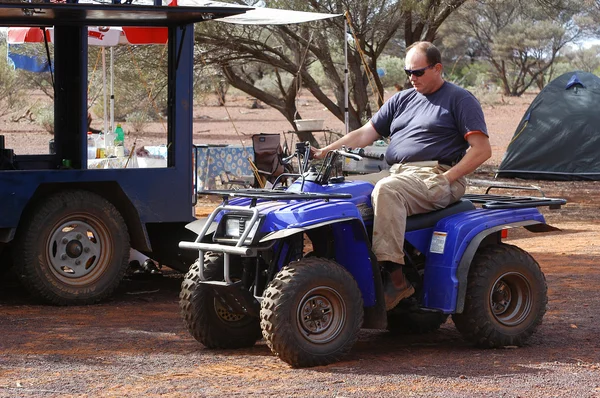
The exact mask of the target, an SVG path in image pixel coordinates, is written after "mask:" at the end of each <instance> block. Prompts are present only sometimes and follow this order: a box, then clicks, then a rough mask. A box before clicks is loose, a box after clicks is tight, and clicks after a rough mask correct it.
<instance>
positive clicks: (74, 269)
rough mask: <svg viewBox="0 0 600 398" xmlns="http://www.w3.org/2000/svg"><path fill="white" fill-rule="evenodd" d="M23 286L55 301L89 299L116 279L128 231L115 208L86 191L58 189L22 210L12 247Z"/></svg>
mask: <svg viewBox="0 0 600 398" xmlns="http://www.w3.org/2000/svg"><path fill="white" fill-rule="evenodd" d="M12 252H13V261H14V264H15V271H16V272H17V275H18V276H19V278H20V279H21V281H22V282H23V284H24V285H25V287H26V288H27V289H28V290H29V291H30V292H31V293H32V294H33V295H34V296H35V297H38V298H40V299H42V300H43V301H45V302H48V303H51V304H56V305H81V304H92V303H95V302H98V301H100V300H102V299H104V298H106V297H108V296H109V295H110V294H112V292H113V291H114V290H115V288H116V287H117V286H118V285H119V283H120V282H121V279H122V278H123V276H124V275H125V271H126V270H127V265H128V259H129V234H128V232H127V226H126V225H125V222H124V221H123V217H121V214H120V213H119V211H118V210H117V209H116V208H115V207H114V206H113V205H112V204H111V203H110V202H108V201H107V200H106V199H104V198H102V197H101V196H99V195H96V194H94V193H91V192H88V191H82V190H73V191H63V192H59V193H56V194H54V195H51V196H49V197H48V198H46V200H44V202H43V203H41V204H38V205H37V206H36V207H34V208H33V209H31V210H29V211H28V215H27V217H26V218H25V219H24V220H23V224H22V225H21V226H20V227H19V230H18V232H17V237H16V239H15V247H13V251H12Z"/></svg>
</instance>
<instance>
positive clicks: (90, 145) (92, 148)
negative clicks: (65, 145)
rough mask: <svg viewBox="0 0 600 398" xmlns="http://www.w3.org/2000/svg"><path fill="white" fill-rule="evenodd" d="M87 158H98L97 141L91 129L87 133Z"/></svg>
mask: <svg viewBox="0 0 600 398" xmlns="http://www.w3.org/2000/svg"><path fill="white" fill-rule="evenodd" d="M87 158H88V160H89V159H96V141H95V140H94V136H93V135H92V132H91V131H88V133H87Z"/></svg>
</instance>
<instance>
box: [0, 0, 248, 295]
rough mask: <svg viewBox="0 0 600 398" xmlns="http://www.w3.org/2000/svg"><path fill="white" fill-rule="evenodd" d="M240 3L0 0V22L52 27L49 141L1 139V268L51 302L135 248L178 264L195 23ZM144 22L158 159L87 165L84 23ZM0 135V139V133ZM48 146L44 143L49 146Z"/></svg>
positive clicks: (188, 199)
mask: <svg viewBox="0 0 600 398" xmlns="http://www.w3.org/2000/svg"><path fill="white" fill-rule="evenodd" d="M248 9H249V8H248V7H241V6H240V7H237V6H228V7H218V6H214V7H213V6H202V7H169V6H161V5H160V4H155V5H131V4H96V3H85V4H78V3H76V2H73V1H67V2H66V3H50V2H44V3H7V4H0V26H4V27H10V26H24V27H39V28H49V27H53V29H54V39H53V41H54V47H53V51H54V57H53V64H54V74H53V81H54V92H55V95H54V151H53V153H48V154H33V155H28V154H19V153H14V150H12V149H11V148H6V147H5V146H4V145H0V147H1V148H0V160H1V162H0V165H1V166H2V167H1V169H0V271H2V270H5V269H7V268H9V267H14V270H15V272H16V274H17V275H18V276H19V279H20V280H21V281H22V282H23V285H24V287H25V288H26V289H27V290H28V291H29V292H31V293H32V294H33V295H34V296H36V297H37V298H39V299H40V300H42V301H44V302H47V303H51V304H55V305H78V304H90V303H95V302H98V301H100V300H102V299H105V298H107V297H108V296H109V295H110V294H111V293H112V292H113V291H114V290H115V288H116V287H117V286H118V284H119V282H120V281H121V279H122V278H123V276H124V274H125V272H126V269H127V266H128V260H129V254H130V248H134V249H136V250H138V251H140V252H142V253H144V254H146V255H148V256H150V257H152V258H153V259H155V260H157V261H159V262H160V263H163V264H168V265H169V266H170V267H173V268H175V269H177V270H180V271H186V270H187V268H188V267H189V265H190V264H191V263H192V262H193V261H194V258H193V256H192V257H191V258H189V257H190V256H188V257H186V256H185V253H181V252H180V251H179V249H178V243H179V242H180V241H182V240H189V239H190V238H189V237H188V235H187V234H190V233H191V232H190V231H188V230H186V229H185V228H184V227H183V226H184V225H185V224H187V223H189V222H190V221H192V220H194V206H195V203H196V197H197V193H196V185H195V184H196V176H195V170H194V165H193V163H194V162H193V152H194V151H193V143H192V103H193V101H192V89H191V88H192V67H193V48H194V23H197V22H203V21H209V20H213V19H217V18H222V17H226V16H231V15H236V14H241V13H244V12H245V11H247V10H248ZM110 26H123V27H129V26H154V27H160V28H163V29H165V30H166V31H167V32H168V44H167V47H168V48H167V55H166V56H167V59H168V61H167V63H168V106H167V112H166V113H167V120H168V121H167V133H166V136H167V141H168V145H167V147H168V150H167V166H166V167H164V168H148V169H143V168H125V169H102V170H98V169H88V148H87V130H88V123H87V105H88V94H87V85H88V27H110ZM0 134H1V132H0ZM0 144H3V140H0ZM49 152H50V151H49Z"/></svg>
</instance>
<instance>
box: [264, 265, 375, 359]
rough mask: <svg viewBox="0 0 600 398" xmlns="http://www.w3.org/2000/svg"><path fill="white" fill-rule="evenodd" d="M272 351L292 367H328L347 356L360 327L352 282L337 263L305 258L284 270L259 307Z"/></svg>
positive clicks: (359, 304) (359, 302)
mask: <svg viewBox="0 0 600 398" xmlns="http://www.w3.org/2000/svg"><path fill="white" fill-rule="evenodd" d="M261 307H262V308H261V311H260V317H261V327H262V331H263V337H264V338H265V339H266V341H267V344H268V346H269V348H271V351H272V352H273V353H274V354H275V355H277V356H278V357H279V358H281V359H282V360H283V361H285V362H287V363H289V364H290V365H292V366H293V367H307V366H319V365H327V364H329V363H332V362H336V361H339V360H340V359H341V358H342V357H343V356H344V355H345V354H347V353H348V351H350V349H351V348H352V346H353V345H354V343H355V342H356V339H357V337H358V332H359V330H360V327H361V326H362V322H363V301H362V296H361V293H360V290H359V289H358V285H357V284H356V281H355V280H354V278H353V277H352V275H350V273H348V271H346V270H345V269H344V268H343V267H341V266H340V265H338V264H337V263H335V262H333V261H330V260H326V259H323V258H318V257H310V258H304V259H302V260H300V261H296V262H292V263H290V264H289V265H287V266H286V267H284V268H283V269H282V270H281V271H280V272H279V273H278V274H277V276H276V277H275V278H274V279H273V281H271V283H270V284H269V287H268V288H267V290H266V291H265V293H264V295H263V301H262V303H261Z"/></svg>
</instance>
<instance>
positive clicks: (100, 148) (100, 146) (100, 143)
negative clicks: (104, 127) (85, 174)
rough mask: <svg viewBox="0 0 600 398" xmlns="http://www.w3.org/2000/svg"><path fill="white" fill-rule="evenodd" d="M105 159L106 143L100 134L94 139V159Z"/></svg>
mask: <svg viewBox="0 0 600 398" xmlns="http://www.w3.org/2000/svg"><path fill="white" fill-rule="evenodd" d="M105 157H106V142H105V139H104V134H102V132H100V134H98V137H97V138H96V159H102V158H105Z"/></svg>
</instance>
